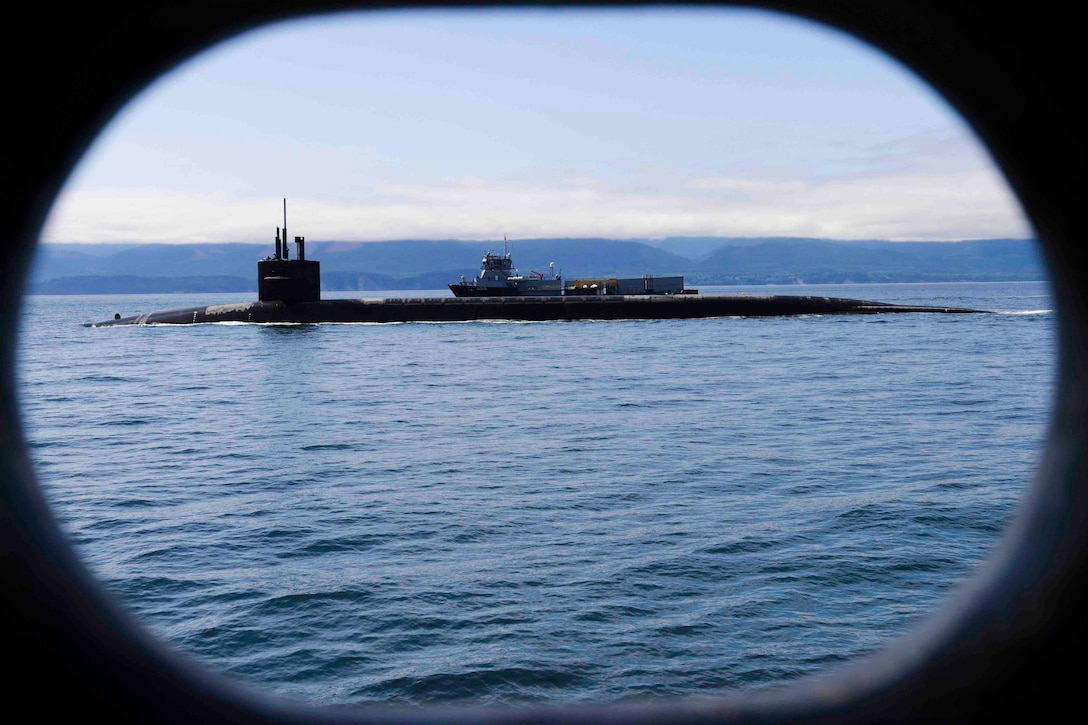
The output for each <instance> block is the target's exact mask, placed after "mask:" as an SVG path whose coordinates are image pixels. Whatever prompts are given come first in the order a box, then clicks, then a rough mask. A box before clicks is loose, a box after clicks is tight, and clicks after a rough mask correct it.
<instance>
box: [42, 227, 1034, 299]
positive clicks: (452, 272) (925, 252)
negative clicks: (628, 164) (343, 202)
mask: <svg viewBox="0 0 1088 725" xmlns="http://www.w3.org/2000/svg"><path fill="white" fill-rule="evenodd" d="M509 246H510V252H511V254H512V255H513V258H514V264H515V265H517V267H518V268H519V270H520V271H521V272H523V273H528V272H531V271H537V272H547V270H548V264H549V263H550V262H555V266H556V271H561V272H562V273H563V276H564V278H566V279H576V278H579V277H588V278H599V277H638V276H642V275H644V274H654V275H661V276H665V275H674V274H682V275H684V276H685V281H686V283H687V285H688V286H689V287H697V286H698V285H701V284H702V285H740V284H744V285H752V284H832V283H850V282H853V283H864V282H945V281H995V280H1044V279H1046V271H1045V267H1044V266H1043V262H1042V258H1041V256H1040V254H1039V249H1038V246H1037V245H1036V243H1035V242H1034V241H1033V240H1031V239H979V240H970V241H960V242H888V241H879V240H872V241H837V240H830V239H804V238H779V237H773V238H733V237H673V238H667V239H660V240H646V239H626V240H614V239H524V240H517V241H512V242H510V243H509ZM502 249H503V243H502V242H490V243H488V242H465V241H458V240H445V241H442V240H410V241H395V242H308V243H307V245H306V251H307V254H306V256H307V258H310V259H317V260H320V262H321V275H322V287H323V288H324V289H326V290H342V291H366V290H385V289H404V290H412V289H445V287H446V285H447V284H448V283H450V282H454V281H456V280H458V279H459V278H460V277H461V275H464V276H465V277H466V278H470V279H471V278H472V277H474V276H476V275H477V274H478V273H479V269H480V259H481V258H482V257H483V254H484V252H486V251H489V250H490V251H499V252H501V251H502ZM271 251H272V249H271V245H267V244H261V245H257V244H229V243H224V244H178V245H174V244H145V245H135V244H134V245H113V244H45V245H41V246H40V247H39V249H38V255H37V258H36V260H35V263H34V266H33V268H32V270H31V275H30V287H29V292H30V293H31V294H125V293H171V292H256V290H257V260H259V259H262V258H264V257H266V256H267V255H268V254H269V253H270V252H271ZM292 251H293V249H292Z"/></svg>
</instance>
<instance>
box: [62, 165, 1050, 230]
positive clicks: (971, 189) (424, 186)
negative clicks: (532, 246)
mask: <svg viewBox="0 0 1088 725" xmlns="http://www.w3.org/2000/svg"><path fill="white" fill-rule="evenodd" d="M675 177H676V175H675V174H674V175H673V177H663V178H661V179H659V180H658V181H657V182H656V183H653V184H647V183H646V182H645V180H641V181H640V182H639V183H638V184H637V185H625V184H624V183H623V182H622V181H615V180H602V179H599V178H595V177H591V176H585V175H581V176H578V177H568V178H565V179H554V178H553V179H550V180H548V181H541V180H529V179H525V178H521V179H516V180H511V179H501V178H499V179H493V178H481V177H469V176H466V177H450V178H444V179H440V180H437V181H431V182H427V183H407V182H401V183H396V184H377V185H374V186H372V187H370V188H369V189H368V190H367V191H366V192H365V193H363V194H361V195H360V197H359V198H332V197H309V198H305V197H303V198H294V197H293V198H291V199H289V200H288V212H289V220H288V223H289V224H290V226H291V232H292V234H293V235H294V234H300V233H301V234H303V235H305V236H306V237H307V238H309V239H311V240H314V241H325V240H339V241H374V240H387V239H420V238H429V239H451V238H456V239H496V238H498V237H499V236H501V235H503V234H508V235H509V236H510V237H512V238H516V237H520V238H530V237H587V236H589V237H608V238H631V237H636V238H656V237H663V236H684V235H698V236H810V237H830V238H837V239H890V240H907V239H911V240H952V239H970V238H986V237H1026V236H1030V235H1031V230H1030V228H1029V226H1028V224H1027V223H1026V221H1025V220H1024V217H1023V214H1022V213H1021V212H1020V209H1019V206H1018V204H1017V203H1016V200H1015V199H1014V198H1013V197H1012V195H1011V193H1010V191H1009V190H1008V187H1007V186H1006V185H1005V184H1004V183H1003V181H1002V180H1001V178H1000V177H998V176H997V175H996V174H994V173H991V172H989V171H986V170H969V171H962V170H959V171H957V170H946V171H940V170H938V171H931V172H928V173H923V174H917V173H904V172H902V171H901V170H894V169H893V170H890V171H889V172H888V173H886V174H885V175H878V174H869V175H866V176H864V177H838V178H835V177H833V178H828V179H807V180H798V179H785V180H784V179H780V178H779V179H776V178H753V177H741V176H702V177H696V178H688V179H683V178H675ZM281 224H282V201H281V199H279V198H254V197H249V196H242V195H238V194H227V193H210V194H209V193H199V192H195V191H177V190H170V189H124V188H77V189H73V190H72V191H70V192H69V193H66V194H65V195H63V196H62V198H61V199H60V201H59V202H58V204H57V205H56V207H55V208H54V210H53V213H52V214H51V215H50V218H49V220H48V223H47V225H46V228H45V230H44V232H43V234H42V239H43V241H45V242H143V243H194V242H259V241H269V242H270V241H271V240H272V239H273V238H274V236H275V228H276V227H277V226H280V225H281Z"/></svg>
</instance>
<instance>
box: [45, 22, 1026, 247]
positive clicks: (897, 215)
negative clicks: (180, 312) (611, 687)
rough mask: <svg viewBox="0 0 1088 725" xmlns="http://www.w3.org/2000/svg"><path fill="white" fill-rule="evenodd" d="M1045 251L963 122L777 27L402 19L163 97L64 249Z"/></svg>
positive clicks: (315, 42)
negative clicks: (554, 243) (951, 245)
mask: <svg viewBox="0 0 1088 725" xmlns="http://www.w3.org/2000/svg"><path fill="white" fill-rule="evenodd" d="M285 198H286V199H287V212H288V224H289V227H290V229H291V234H292V236H293V235H298V234H301V235H304V236H305V237H306V238H307V239H308V240H311V241H331V240H338V241H375V240H395V239H464V240H495V239H499V238H501V237H503V236H504V235H508V236H509V237H510V238H511V239H527V238H541V237H606V238H614V239H628V238H651V239H653V238H662V237H668V236H731V237H747V236H801V237H822V238H833V239H889V240H926V241H928V240H933V241H944V240H959V239H978V238H991V237H1017V238H1024V237H1029V236H1032V231H1031V228H1030V225H1029V223H1028V222H1027V220H1026V218H1025V217H1024V214H1023V212H1022V210H1021V208H1020V206H1019V203H1018V202H1017V200H1016V199H1015V197H1014V196H1013V194H1012V192H1011V191H1010V189H1009V187H1008V185H1007V184H1006V182H1005V180H1004V178H1003V177H1002V176H1001V173H1000V172H999V171H998V170H997V168H996V166H995V165H994V163H993V161H992V159H991V158H990V156H989V154H988V152H987V151H986V149H985V148H984V147H983V146H982V144H981V143H980V142H979V141H978V140H977V138H976V137H975V136H974V134H973V132H972V131H971V130H970V128H969V127H968V126H967V125H966V123H965V122H964V121H963V120H962V118H960V117H959V116H958V115H957V114H956V113H955V111H953V110H952V108H951V107H950V106H949V105H948V104H947V103H946V102H944V101H943V100H942V99H941V98H940V97H939V96H938V95H937V94H936V93H935V92H934V91H933V90H931V89H930V88H929V87H928V86H926V85H925V84H924V83H923V82H922V81H920V80H919V79H918V78H917V77H915V76H914V75H913V74H912V73H911V72H910V71H908V70H907V69H905V67H903V66H902V65H900V64H899V63H898V62H896V61H894V60H893V59H891V58H889V57H888V56H886V55H884V54H883V53H882V52H880V51H878V50H875V49H873V48H872V47H871V46H868V45H866V44H864V43H862V42H861V41H858V40H856V39H853V38H851V37H850V36H847V35H844V34H842V33H840V32H838V31H835V30H832V29H829V28H827V27H824V26H821V25H817V24H814V23H811V22H809V21H805V20H800V19H797V18H791V17H788V16H784V15H779V14H774V13H771V12H768V11H756V10H738V9H709V10H680V9H669V10H663V9H645V10H631V9H628V10H623V11H603V10H597V11H587V10H559V11H555V10H552V11H545V10H534V11H511V10H504V11H486V12H485V11H472V12H459V13H454V12H444V13H443V12H438V11H427V12H423V11H396V12H378V13H345V14H335V15H328V16H322V17H319V18H310V19H305V20H298V21H291V22H287V23H281V24H277V25H273V26H267V27H265V28H262V29H259V30H256V31H253V32H251V33H249V34H246V35H243V36H240V37H238V38H235V39H233V40H231V41H228V42H226V43H224V44H222V45H220V46H217V47H215V48H213V49H210V50H208V51H206V52H205V53H204V54H202V55H200V56H198V57H196V58H194V59H192V60H191V61H189V62H188V63H186V64H184V65H182V66H180V67H179V68H177V69H176V70H174V71H172V72H170V73H168V74H167V75H165V76H163V77H162V78H160V79H159V80H158V81H157V82H156V83H155V84H153V85H152V86H150V87H149V88H147V89H146V90H145V91H144V92H143V93H142V94H140V95H139V96H138V97H136V98H134V99H133V101H132V102H131V103H130V104H128V106H126V107H125V108H124V109H122V110H121V111H120V112H119V113H118V115H117V117H116V118H115V119H114V120H113V122H112V123H111V124H110V125H109V126H108V127H107V128H106V129H105V130H104V131H103V133H102V134H101V135H100V137H99V138H98V139H97V140H96V142H95V143H94V145H93V146H92V148H91V149H90V150H89V151H88V153H87V155H86V156H85V157H84V159H83V160H82V161H81V162H80V164H79V165H78V167H77V168H76V169H75V171H74V172H73V174H72V175H71V177H70V178H69V179H68V181H67V183H66V185H65V187H64V190H63V191H62V193H61V196H60V197H59V198H58V200H57V203H56V204H55V206H54V208H53V210H52V212H51V214H50V217H49V219H48V221H47V224H46V226H45V228H44V230H43V233H42V241H44V242H46V243H50V242H77V243H89V242H116V243H194V242H269V243H271V241H272V240H273V239H274V238H275V228H276V227H278V226H281V225H282V223H283V221H282V218H283V199H285Z"/></svg>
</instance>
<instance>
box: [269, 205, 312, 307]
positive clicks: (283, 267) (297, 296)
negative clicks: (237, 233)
mask: <svg viewBox="0 0 1088 725" xmlns="http://www.w3.org/2000/svg"><path fill="white" fill-rule="evenodd" d="M289 238H290V237H288V236H287V199H284V200H283V235H282V238H281V235H280V228H279V227H276V256H275V257H266V258H265V259H262V260H260V261H258V262H257V299H259V300H260V301H261V302H316V301H318V300H320V299H321V263H320V262H317V261H316V260H312V259H306V237H295V246H296V253H295V259H291V258H290V257H291V255H290V248H289V247H288V246H287V240H288V239H289Z"/></svg>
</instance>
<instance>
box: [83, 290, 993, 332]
mask: <svg viewBox="0 0 1088 725" xmlns="http://www.w3.org/2000/svg"><path fill="white" fill-rule="evenodd" d="M896 312H940V313H979V312H983V310H972V309H965V308H958V307H932V306H924V305H898V304H892V303H886V302H869V301H865V300H853V299H844V298H839V297H812V296H801V295H612V296H599V297H580V296H570V297H566V296H564V297H412V298H389V299H381V298H379V299H331V300H329V299H326V300H314V301H309V302H281V301H260V302H239V303H233V304H223V305H207V306H204V307H189V308H185V309H177V310H167V311H163V312H152V313H148V314H143V315H134V316H131V317H120V316H119V315H118V316H117V317H116V318H115V319H112V320H105V321H103V322H96V323H88V326H90V327H110V326H115V325H191V324H200V323H215V322H250V323H258V324H260V323H263V324H277V323H278V324H287V323H325V322H347V323H350V322H374V323H381V322H469V321H475V320H512V321H548V320H672V319H692V318H701V317H785V316H796V315H832V314H855V315H872V314H886V313H896Z"/></svg>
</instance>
